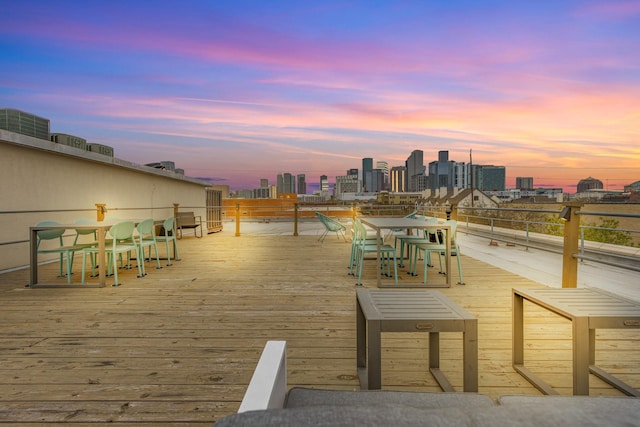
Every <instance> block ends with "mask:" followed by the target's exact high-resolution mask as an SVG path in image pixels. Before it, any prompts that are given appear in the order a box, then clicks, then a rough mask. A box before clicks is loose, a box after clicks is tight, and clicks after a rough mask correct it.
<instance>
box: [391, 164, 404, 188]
mask: <svg viewBox="0 0 640 427" xmlns="http://www.w3.org/2000/svg"><path fill="white" fill-rule="evenodd" d="M389 181H390V189H391V191H393V192H394V193H404V192H406V191H407V168H406V167H405V166H394V167H392V168H391V174H390V179H389Z"/></svg>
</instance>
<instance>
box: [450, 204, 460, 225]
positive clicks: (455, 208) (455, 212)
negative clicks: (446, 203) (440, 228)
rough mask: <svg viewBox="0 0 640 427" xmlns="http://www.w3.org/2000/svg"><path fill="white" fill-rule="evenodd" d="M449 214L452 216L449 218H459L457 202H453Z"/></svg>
mask: <svg viewBox="0 0 640 427" xmlns="http://www.w3.org/2000/svg"><path fill="white" fill-rule="evenodd" d="M449 211H450V212H449V216H450V218H448V219H453V220H455V221H457V220H458V204H457V203H452V204H451V208H450V209H449Z"/></svg>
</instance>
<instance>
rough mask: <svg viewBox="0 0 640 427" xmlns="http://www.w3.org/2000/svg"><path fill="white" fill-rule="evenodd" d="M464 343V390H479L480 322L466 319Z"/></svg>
mask: <svg viewBox="0 0 640 427" xmlns="http://www.w3.org/2000/svg"><path fill="white" fill-rule="evenodd" d="M462 335H463V343H462V353H463V360H462V362H463V363H464V371H463V375H464V385H463V390H464V391H472V392H477V391H478V322H477V321H475V320H473V321H470V320H467V321H465V327H464V332H463V333H462Z"/></svg>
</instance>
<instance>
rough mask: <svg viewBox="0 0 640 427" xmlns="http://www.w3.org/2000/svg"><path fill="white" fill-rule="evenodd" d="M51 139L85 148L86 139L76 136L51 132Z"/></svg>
mask: <svg viewBox="0 0 640 427" xmlns="http://www.w3.org/2000/svg"><path fill="white" fill-rule="evenodd" d="M51 141H53V142H56V143H58V144H63V145H68V146H69V147H74V148H79V149H81V150H85V151H86V150H87V140H86V139H84V138H80V137H78V136H73V135H67V134H66V133H52V134H51Z"/></svg>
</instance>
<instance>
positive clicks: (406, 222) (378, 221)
mask: <svg viewBox="0 0 640 427" xmlns="http://www.w3.org/2000/svg"><path fill="white" fill-rule="evenodd" d="M360 221H361V222H362V223H363V224H365V225H367V226H369V227H371V228H372V229H373V230H375V232H376V237H377V242H378V254H377V256H376V263H377V264H376V271H377V285H378V287H379V288H399V287H406V288H450V287H451V274H450V271H451V227H450V226H449V225H446V224H427V223H426V222H425V221H421V220H418V219H413V218H406V217H363V218H360ZM399 229H406V230H444V231H445V233H444V234H445V235H446V237H447V238H446V239H445V248H446V249H445V277H446V280H445V283H444V284H441V283H434V284H431V283H427V284H425V283H422V282H421V283H403V284H401V285H400V284H396V283H395V282H393V284H387V283H382V275H381V271H380V270H381V269H380V264H381V257H380V242H381V237H382V230H399ZM403 255H404V254H403Z"/></svg>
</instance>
